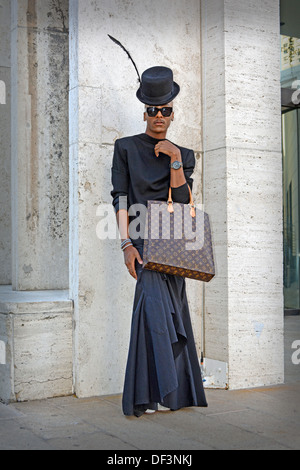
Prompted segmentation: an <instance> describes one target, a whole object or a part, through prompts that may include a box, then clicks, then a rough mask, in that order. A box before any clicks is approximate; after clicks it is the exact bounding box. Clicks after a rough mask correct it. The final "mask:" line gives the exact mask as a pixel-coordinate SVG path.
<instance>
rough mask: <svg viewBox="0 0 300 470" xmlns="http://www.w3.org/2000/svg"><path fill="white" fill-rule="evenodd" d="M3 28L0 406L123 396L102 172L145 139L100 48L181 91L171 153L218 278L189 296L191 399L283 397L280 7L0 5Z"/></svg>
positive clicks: (207, 2)
mask: <svg viewBox="0 0 300 470" xmlns="http://www.w3.org/2000/svg"><path fill="white" fill-rule="evenodd" d="M285 3H289V4H290V5H291V2H285ZM281 8H282V9H283V4H282V5H281ZM287 11H289V9H287ZM0 15H1V17H0V33H1V42H0V84H1V86H0V145H1V147H0V152H1V161H0V179H1V192H0V400H1V401H5V402H9V401H15V400H31V399H37V398H46V397H54V396H60V395H68V394H71V393H76V395H77V396H78V397H88V396H98V395H105V394H115V393H120V392H121V391H122V386H123V377H124V370H125V365H126V358H127V349H128V343H129V333H130V325H131V310H132V301H133V295H134V280H132V279H131V278H129V276H128V274H127V270H126V269H125V267H124V266H123V259H122V256H123V255H122V252H121V250H120V241H119V240H118V239H117V236H116V233H117V232H116V224H115V221H114V223H112V222H111V220H112V217H113V213H112V207H111V198H110V191H111V183H110V171H111V162H112V154H113V146H114V142H115V140H116V139H117V138H119V137H122V136H126V135H133V134H137V133H141V132H144V130H145V128H144V122H143V105H141V103H140V102H139V101H138V100H137V99H136V97H135V93H136V90H137V88H138V83H137V77H136V73H135V71H134V69H133V67H132V64H131V63H130V61H129V60H127V57H126V55H125V54H124V52H123V51H121V49H119V48H118V47H117V46H115V45H114V44H113V43H112V42H111V41H110V39H109V38H108V34H110V35H112V36H114V37H116V38H117V39H119V40H120V41H121V42H122V43H123V44H124V45H125V46H126V47H127V48H128V49H129V51H130V52H131V54H132V56H133V57H134V60H135V62H136V64H137V66H138V68H139V71H140V73H142V72H143V71H144V70H145V69H146V68H148V67H151V66H154V65H165V66H169V67H171V68H172V69H173V71H174V76H175V80H176V81H177V82H178V83H180V85H181V93H180V95H179V96H178V98H177V99H176V101H175V121H174V123H173V125H172V127H171V128H170V135H169V138H170V140H173V141H174V142H176V143H178V144H180V145H183V146H186V147H190V148H193V149H194V151H195V154H196V160H197V166H196V171H195V174H194V179H195V190H194V193H195V200H196V203H198V204H203V205H204V206H203V207H204V209H205V211H206V212H208V214H209V216H210V221H211V227H212V232H213V243H214V254H215V263H216V277H215V278H214V279H213V280H212V281H211V282H210V283H208V284H205V283H200V282H197V281H192V280H187V287H188V296H189V302H190V308H191V316H192V322H193V326H194V331H195V336H196V343H197V349H198V352H199V358H201V357H203V358H204V363H203V367H204V371H205V376H206V385H207V386H208V387H222V388H229V389H237V388H249V387H255V386H263V385H271V384H278V383H283V381H284V351H283V312H284V279H283V277H284V265H283V260H284V240H283V231H284V230H283V226H284V220H283V219H284V210H283V209H284V206H283V199H284V197H283V158H282V118H281V86H282V85H281V80H282V75H281V68H282V65H281V54H280V43H281V35H280V4H279V2H278V1H274V0H264V1H261V0H247V1H246V0H163V1H161V0H152V1H151V2H150V1H148V0H143V1H137V0H109V1H108V0H96V1H94V0H93V1H92V0H84V1H83V0H69V1H68V0H11V1H10V0H1V1H0ZM282 34H283V35H285V36H286V37H297V35H296V34H295V35H292V34H291V32H289V31H285V32H283V33H282ZM289 35H290V36H289ZM282 47H284V46H282ZM287 68H288V67H287ZM286 88H290V85H288V86H287V87H286ZM293 112H294V109H293ZM295 112H298V111H297V110H296V111H295ZM287 115H288V114H287ZM287 115H286V116H287ZM113 220H114V219H113Z"/></svg>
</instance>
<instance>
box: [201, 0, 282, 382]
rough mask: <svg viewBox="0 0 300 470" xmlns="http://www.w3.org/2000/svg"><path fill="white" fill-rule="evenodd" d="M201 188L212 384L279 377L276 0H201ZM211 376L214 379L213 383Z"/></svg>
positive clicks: (279, 186) (207, 353)
mask: <svg viewBox="0 0 300 470" xmlns="http://www.w3.org/2000/svg"><path fill="white" fill-rule="evenodd" d="M201 10H202V44H203V45H202V50H203V62H202V64H203V100H204V150H205V153H204V156H205V159H204V162H205V164H204V168H205V171H204V181H205V184H204V189H205V208H206V210H207V212H208V213H209V214H210V216H211V223H212V227H213V235H214V245H215V255H216V268H217V276H216V278H215V279H214V280H213V281H212V282H211V283H210V284H209V285H207V286H206V293H205V356H206V358H208V359H210V360H213V361H208V362H207V364H208V367H207V373H208V375H214V371H213V369H214V362H215V361H221V363H218V362H216V364H217V367H216V371H215V372H216V374H215V377H211V378H210V379H211V380H210V381H211V384H214V383H215V384H216V383H217V382H218V377H217V373H218V367H221V369H222V366H224V371H226V369H227V377H224V378H223V383H222V384H219V385H223V386H226V385H227V386H228V387H229V388H231V389H233V388H246V387H254V386H260V385H268V384H276V383H281V382H283V364H284V351H283V255H282V252H283V247H282V157H281V102H280V32H279V21H280V20H279V2H276V1H275V2H274V1H273V0H264V1H263V2H262V1H261V0H251V1H249V0H230V1H228V0H202V1H201ZM208 383H209V381H208Z"/></svg>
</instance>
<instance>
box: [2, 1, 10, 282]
mask: <svg viewBox="0 0 300 470" xmlns="http://www.w3.org/2000/svg"><path fill="white" fill-rule="evenodd" d="M10 4H11V2H10V0H4V1H2V2H1V5H0V38H1V40H0V188H1V191H0V285H1V284H10V283H11V202H10V201H11V190H10V187H11V184H10V180H11V168H10V161H11V160H10V115H11V113H10V105H11V101H10V96H11V93H10V88H11V78H10V75H11V73H10V65H11V61H10Z"/></svg>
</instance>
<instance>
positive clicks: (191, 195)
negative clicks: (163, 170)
mask: <svg viewBox="0 0 300 470" xmlns="http://www.w3.org/2000/svg"><path fill="white" fill-rule="evenodd" d="M187 185H188V188H189V193H190V203H189V204H190V207H191V212H190V214H191V217H193V218H194V217H196V209H195V204H194V199H193V194H192V190H191V188H190V185H189V184H188V183H187ZM168 211H169V212H170V213H171V214H172V213H173V212H174V208H173V200H172V188H171V186H170V188H169V198H168Z"/></svg>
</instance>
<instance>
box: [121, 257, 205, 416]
mask: <svg viewBox="0 0 300 470" xmlns="http://www.w3.org/2000/svg"><path fill="white" fill-rule="evenodd" d="M138 249H139V248H138ZM139 251H140V254H141V255H142V249H141V250H140V249H139ZM136 270H137V275H138V280H137V284H136V291H135V298H134V305H133V317H132V325H131V337H130V346H129V353H128V360H127V367H126V374H125V383H124V390H123V400H122V405H123V413H124V414H125V415H127V416H132V415H135V416H137V417H139V416H141V415H142V414H143V413H144V412H145V411H146V410H147V409H152V410H157V407H158V403H159V404H161V405H162V406H165V407H167V408H170V409H171V410H178V409H180V408H184V407H189V406H201V407H207V402H206V398H205V393H204V389H203V381H202V377H201V370H200V365H199V360H198V357H197V352H196V347H195V341H194V335H193V330H192V325H191V319H190V312H189V306H188V302H187V296H186V285H185V279H184V278H182V277H179V276H173V275H169V274H161V273H158V272H154V271H149V270H147V269H143V268H142V266H141V265H140V264H139V263H137V262H136Z"/></svg>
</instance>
